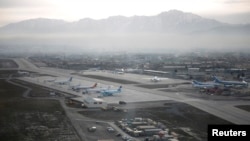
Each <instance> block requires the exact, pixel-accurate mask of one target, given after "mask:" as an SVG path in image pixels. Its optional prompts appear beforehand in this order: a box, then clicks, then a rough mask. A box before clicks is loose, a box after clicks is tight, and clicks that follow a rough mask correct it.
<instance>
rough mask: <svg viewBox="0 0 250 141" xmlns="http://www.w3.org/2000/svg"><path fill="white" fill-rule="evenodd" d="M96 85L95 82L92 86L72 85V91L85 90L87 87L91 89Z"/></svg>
mask: <svg viewBox="0 0 250 141" xmlns="http://www.w3.org/2000/svg"><path fill="white" fill-rule="evenodd" d="M96 86H97V83H95V84H94V85H93V86H83V85H78V86H75V87H72V90H73V91H79V90H81V89H82V90H87V89H93V88H95V87H96Z"/></svg>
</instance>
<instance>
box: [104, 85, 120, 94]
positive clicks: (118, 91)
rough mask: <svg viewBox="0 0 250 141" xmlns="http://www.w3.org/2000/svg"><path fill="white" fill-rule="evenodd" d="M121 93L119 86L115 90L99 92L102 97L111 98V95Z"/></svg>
mask: <svg viewBox="0 0 250 141" xmlns="http://www.w3.org/2000/svg"><path fill="white" fill-rule="evenodd" d="M121 91H122V86H120V87H119V88H118V89H117V90H104V91H101V94H102V95H103V96H112V95H113V94H117V93H120V92H121Z"/></svg>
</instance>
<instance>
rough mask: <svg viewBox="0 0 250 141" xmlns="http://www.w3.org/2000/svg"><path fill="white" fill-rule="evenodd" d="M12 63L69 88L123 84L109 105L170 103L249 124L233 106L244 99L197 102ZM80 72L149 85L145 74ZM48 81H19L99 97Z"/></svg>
mask: <svg viewBox="0 0 250 141" xmlns="http://www.w3.org/2000/svg"><path fill="white" fill-rule="evenodd" d="M14 61H15V62H16V63H17V64H18V65H19V68H18V69H20V70H27V71H32V72H38V73H40V74H48V75H53V76H57V77H58V79H67V78H69V77H70V76H73V83H72V85H73V84H78V83H81V84H83V85H93V84H94V82H98V87H107V86H112V89H113V88H118V87H119V86H120V85H122V86H123V90H122V92H121V93H120V94H117V95H114V96H109V97H104V98H103V99H104V100H105V101H107V102H108V103H116V102H118V101H120V100H122V101H126V102H147V101H160V100H173V101H178V102H184V103H187V104H189V105H192V106H194V107H196V108H199V109H201V110H203V111H206V112H208V113H210V114H213V115H216V116H218V117H220V118H222V119H225V120H227V121H229V122H232V123H234V124H250V112H247V111H245V110H242V109H239V108H236V107H235V106H236V105H250V102H249V101H244V100H230V101H228V100H220V101H214V100H206V99H199V98H190V97H187V96H186V95H185V93H190V92H165V91H158V90H157V89H147V88H142V87H138V86H136V85H135V84H120V83H116V82H110V81H106V80H100V79H93V78H89V77H83V76H79V75H74V74H75V73H76V72H74V71H69V70H63V69H56V68H38V67H36V66H35V65H33V64H32V63H30V62H29V61H28V60H26V59H24V58H21V59H14ZM83 73H84V75H87V74H88V75H98V76H105V77H111V78H116V79H124V80H130V81H135V82H138V83H140V84H152V82H150V81H149V80H148V78H150V76H146V75H139V74H127V73H125V74H123V75H120V74H113V73H110V72H83ZM151 77H153V76H151ZM47 78H48V79H51V78H54V77H50V76H48V77H47V76H46V77H44V76H43V77H40V76H33V77H20V79H21V80H24V81H28V82H31V83H35V84H38V85H41V86H46V87H50V88H53V89H57V90H61V91H65V92H67V93H70V94H72V95H74V96H78V97H79V98H80V99H82V98H85V97H97V96H98V94H86V95H83V94H81V93H79V92H74V91H72V90H70V89H69V86H61V85H60V86H58V85H57V86H56V85H54V84H53V82H51V83H47V82H46V83H44V80H46V79H47ZM144 78H145V79H144ZM146 78H147V79H146ZM183 82H186V81H184V80H178V79H167V80H166V81H165V80H164V81H161V82H159V83H158V82H157V83H155V85H158V84H172V83H183ZM190 87H191V85H190Z"/></svg>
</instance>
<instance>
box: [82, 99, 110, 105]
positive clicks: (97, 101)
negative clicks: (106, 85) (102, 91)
mask: <svg viewBox="0 0 250 141" xmlns="http://www.w3.org/2000/svg"><path fill="white" fill-rule="evenodd" d="M83 105H84V106H85V107H87V108H102V107H107V105H108V104H107V102H105V101H104V100H103V99H100V98H91V97H88V98H85V99H83Z"/></svg>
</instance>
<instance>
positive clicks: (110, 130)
mask: <svg viewBox="0 0 250 141" xmlns="http://www.w3.org/2000/svg"><path fill="white" fill-rule="evenodd" d="M107 131H108V132H115V129H114V128H112V127H107Z"/></svg>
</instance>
